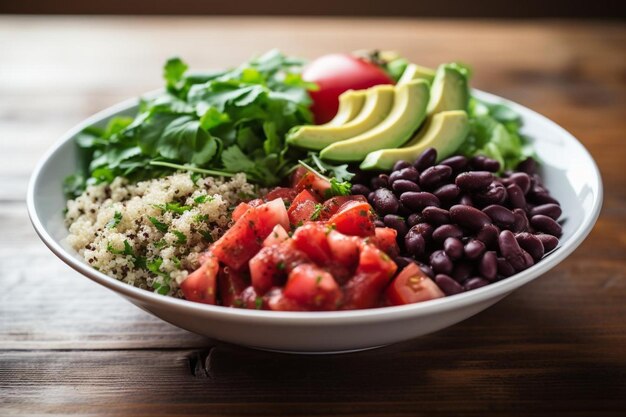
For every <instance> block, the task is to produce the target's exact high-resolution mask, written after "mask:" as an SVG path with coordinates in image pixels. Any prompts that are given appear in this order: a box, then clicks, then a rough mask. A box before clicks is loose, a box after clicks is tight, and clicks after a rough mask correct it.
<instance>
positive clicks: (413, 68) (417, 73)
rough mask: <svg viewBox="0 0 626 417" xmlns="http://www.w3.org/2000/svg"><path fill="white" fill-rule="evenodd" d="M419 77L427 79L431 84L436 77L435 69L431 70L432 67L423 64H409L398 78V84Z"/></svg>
mask: <svg viewBox="0 0 626 417" xmlns="http://www.w3.org/2000/svg"><path fill="white" fill-rule="evenodd" d="M419 79H422V80H426V81H428V82H429V83H430V84H432V82H433V80H434V79H435V71H433V70H431V69H430V68H426V67H422V66H421V65H417V64H409V65H407V66H406V68H405V69H404V72H403V73H402V76H401V77H400V79H399V80H398V84H402V83H405V82H407V81H411V80H419Z"/></svg>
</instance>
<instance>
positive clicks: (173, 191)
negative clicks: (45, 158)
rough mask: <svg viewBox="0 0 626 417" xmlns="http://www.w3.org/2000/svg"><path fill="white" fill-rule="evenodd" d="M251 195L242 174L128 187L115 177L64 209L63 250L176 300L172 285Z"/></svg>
mask: <svg viewBox="0 0 626 417" xmlns="http://www.w3.org/2000/svg"><path fill="white" fill-rule="evenodd" d="M255 194H256V192H255V189H254V186H253V185H251V184H249V183H248V182H247V181H246V177H245V175H244V174H237V175H235V176H234V177H233V178H230V179H220V178H214V177H206V178H198V179H195V180H194V179H193V176H192V175H190V174H187V173H180V174H174V175H170V176H168V177H163V178H159V179H153V180H149V181H143V182H139V183H136V184H130V183H129V182H128V181H127V180H126V179H124V178H119V177H118V178H116V179H115V180H114V181H113V182H112V183H111V184H106V185H105V184H101V185H93V186H89V187H88V188H87V190H86V191H85V192H84V193H83V194H82V195H81V196H80V197H78V198H76V199H74V200H69V201H68V202H67V213H66V216H65V221H66V224H67V226H68V229H69V236H68V237H67V243H68V244H69V245H71V246H72V247H73V248H74V249H75V250H76V251H78V253H79V254H80V256H82V257H83V258H84V259H85V261H86V262H88V263H89V264H90V265H91V266H92V267H94V268H95V269H97V270H99V271H101V272H103V273H105V274H107V275H110V276H112V277H114V278H116V279H118V280H120V281H124V282H126V283H128V284H131V285H134V286H136V287H139V288H143V289H147V290H152V291H155V292H158V293H159V294H164V295H171V296H175V297H182V292H181V291H180V290H179V286H178V284H179V283H180V282H182V281H183V280H184V279H185V277H187V274H188V271H192V270H194V269H195V268H197V267H198V266H199V265H198V255H199V254H200V253H201V252H203V251H204V250H206V248H207V246H208V244H209V243H211V242H213V241H214V240H216V239H218V238H219V237H220V236H221V235H222V234H223V233H224V232H225V231H226V230H227V229H228V227H229V226H230V222H231V220H230V211H231V210H232V208H233V207H234V206H235V205H236V204H238V203H239V202H241V201H243V200H248V199H250V198H254V196H255Z"/></svg>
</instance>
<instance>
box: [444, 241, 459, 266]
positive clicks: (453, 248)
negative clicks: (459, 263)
mask: <svg viewBox="0 0 626 417" xmlns="http://www.w3.org/2000/svg"><path fill="white" fill-rule="evenodd" d="M443 250H444V252H445V253H446V255H448V257H449V258H450V259H452V260H455V261H456V260H458V259H461V258H462V257H463V243H461V241H460V240H459V239H458V238H456V237H449V238H447V239H446V240H445V241H444V242H443Z"/></svg>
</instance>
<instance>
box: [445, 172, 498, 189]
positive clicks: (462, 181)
mask: <svg viewBox="0 0 626 417" xmlns="http://www.w3.org/2000/svg"><path fill="white" fill-rule="evenodd" d="M493 179H494V177H493V174H492V173H491V172H488V171H473V172H462V173H460V174H459V175H458V176H457V177H456V179H455V180H454V183H455V184H456V185H457V186H458V187H459V188H460V189H461V190H467V191H476V190H481V189H484V188H487V187H488V186H489V184H491V183H492V182H493Z"/></svg>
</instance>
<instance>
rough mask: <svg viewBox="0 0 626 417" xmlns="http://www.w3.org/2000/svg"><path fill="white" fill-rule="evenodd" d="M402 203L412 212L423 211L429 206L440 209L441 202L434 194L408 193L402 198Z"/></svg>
mask: <svg viewBox="0 0 626 417" xmlns="http://www.w3.org/2000/svg"><path fill="white" fill-rule="evenodd" d="M400 201H402V204H404V205H405V206H406V207H408V208H409V209H411V210H422V209H423V208H425V207H428V206H435V207H439V205H440V202H439V199H438V198H437V197H435V195H434V194H431V193H427V192H424V191H422V192H414V191H408V192H406V193H403V194H402V195H401V196H400Z"/></svg>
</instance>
